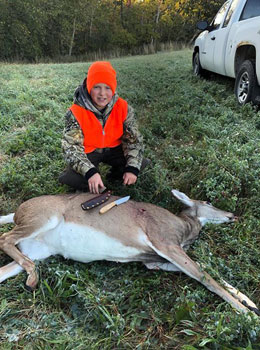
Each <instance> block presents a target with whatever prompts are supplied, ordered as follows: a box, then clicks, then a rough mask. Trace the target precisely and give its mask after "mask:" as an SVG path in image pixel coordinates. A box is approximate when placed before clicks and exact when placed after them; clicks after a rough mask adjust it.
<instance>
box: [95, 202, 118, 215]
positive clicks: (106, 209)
mask: <svg viewBox="0 0 260 350" xmlns="http://www.w3.org/2000/svg"><path fill="white" fill-rule="evenodd" d="M115 205H116V203H115V202H111V203H109V204H107V205H105V206H104V207H103V208H101V209H100V210H99V214H104V213H106V212H107V211H108V210H109V209H111V208H113V207H114V206H115Z"/></svg>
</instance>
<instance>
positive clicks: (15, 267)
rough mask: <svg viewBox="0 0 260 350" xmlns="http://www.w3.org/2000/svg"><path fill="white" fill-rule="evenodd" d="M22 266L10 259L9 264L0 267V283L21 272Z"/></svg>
mask: <svg viewBox="0 0 260 350" xmlns="http://www.w3.org/2000/svg"><path fill="white" fill-rule="evenodd" d="M22 270H23V268H22V267H21V266H20V265H19V264H17V262H15V261H12V262H11V263H10V264H7V265H5V266H3V267H1V268H0V283H1V282H3V281H5V280H6V279H8V278H9V277H13V276H15V275H17V274H18V273H19V272H21V271H22Z"/></svg>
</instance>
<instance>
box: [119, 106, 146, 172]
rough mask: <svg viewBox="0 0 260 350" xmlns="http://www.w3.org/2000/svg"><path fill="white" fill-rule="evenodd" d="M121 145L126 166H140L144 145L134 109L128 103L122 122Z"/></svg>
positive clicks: (137, 167) (138, 167)
mask: <svg viewBox="0 0 260 350" xmlns="http://www.w3.org/2000/svg"><path fill="white" fill-rule="evenodd" d="M122 147H123V151H124V155H125V157H126V161H127V164H126V170H127V168H129V169H130V168H132V167H133V168H136V169H138V171H139V170H140V168H141V164H142V160H143V153H144V145H143V137H142V135H141V134H140V132H139V129H138V125H137V120H136V117H135V112H134V109H133V108H132V107H131V106H130V105H128V113H127V118H126V120H125V122H124V135H123V137H122Z"/></svg>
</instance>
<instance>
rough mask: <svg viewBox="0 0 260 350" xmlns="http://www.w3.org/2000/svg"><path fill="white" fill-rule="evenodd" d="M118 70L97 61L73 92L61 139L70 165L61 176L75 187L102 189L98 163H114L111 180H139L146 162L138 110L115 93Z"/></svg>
mask: <svg viewBox="0 0 260 350" xmlns="http://www.w3.org/2000/svg"><path fill="white" fill-rule="evenodd" d="M116 86H117V81H116V71H115V70H114V68H113V67H112V65H111V64H110V63H109V62H105V61H97V62H95V63H93V64H92V65H91V66H90V67H89V70H88V74H87V78H86V79H85V80H84V82H83V84H82V85H80V86H79V87H78V88H77V89H76V91H75V95H74V104H73V105H72V106H71V107H70V109H69V110H68V112H67V114H66V122H65V130H64V134H63V140H62V149H63V152H64V157H65V160H66V162H67V163H68V169H67V170H66V171H65V172H64V173H63V174H61V176H60V177H59V181H60V182H61V183H62V184H67V185H69V186H71V187H73V188H75V189H77V190H89V191H90V192H91V193H99V192H100V190H101V189H102V188H103V187H104V183H103V180H102V178H101V176H100V173H99V170H98V165H99V163H100V162H103V163H106V164H109V165H111V166H112V168H111V170H110V174H109V177H110V179H116V178H122V179H123V183H124V184H125V185H132V184H134V183H135V182H136V180H137V176H138V174H139V171H140V168H141V165H142V161H143V140H142V136H141V135H140V133H139V131H138V127H137V124H136V120H135V116H134V111H133V108H132V107H131V106H129V105H128V103H127V102H126V101H125V100H123V99H122V98H120V97H119V96H118V95H117V93H116Z"/></svg>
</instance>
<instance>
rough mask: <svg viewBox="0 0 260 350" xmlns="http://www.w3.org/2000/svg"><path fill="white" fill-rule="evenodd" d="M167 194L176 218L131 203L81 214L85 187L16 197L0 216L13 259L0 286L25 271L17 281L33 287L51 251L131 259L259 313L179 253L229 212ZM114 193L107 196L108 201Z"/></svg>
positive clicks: (80, 257)
mask: <svg viewBox="0 0 260 350" xmlns="http://www.w3.org/2000/svg"><path fill="white" fill-rule="evenodd" d="M171 192H172V194H173V196H174V197H175V198H176V199H177V200H179V201H180V202H181V203H182V204H183V205H184V206H185V209H184V210H183V211H181V213H180V214H179V215H175V214H173V213H171V212H170V211H169V210H167V209H165V208H162V207H159V206H157V205H155V204H151V203H145V202H137V201H134V200H129V201H127V202H126V203H124V204H121V205H119V206H117V207H115V208H113V209H111V210H109V211H108V212H107V213H105V214H103V215H100V213H99V210H98V208H97V207H96V208H93V209H91V210H88V211H83V210H82V208H81V205H80V204H81V203H82V202H83V201H85V200H88V199H91V196H93V194H91V193H86V192H81V193H74V194H61V195H44V196H40V197H34V198H31V199H29V200H27V201H25V202H23V203H22V204H21V205H20V206H19V207H18V209H17V210H16V212H15V213H11V214H8V215H3V216H0V225H4V224H7V223H14V224H15V226H14V227H13V229H12V230H11V231H9V232H6V233H3V234H2V235H1V236H0V249H1V250H2V251H3V252H4V253H6V254H7V255H9V257H11V258H12V259H13V261H12V262H11V263H9V264H7V265H6V266H3V267H1V268H0V283H2V282H3V281H5V280H6V279H8V278H9V277H12V276H15V275H17V274H18V273H20V272H21V271H23V270H25V271H26V273H27V279H26V282H25V286H26V287H27V288H28V289H30V290H34V289H35V288H36V286H37V283H38V275H37V271H36V266H35V263H34V261H36V260H44V259H46V258H48V257H50V256H53V255H61V256H63V257H64V258H65V259H72V260H75V261H78V262H82V263H89V262H92V261H97V260H107V261H114V262H122V263H127V262H132V261H136V262H142V263H143V264H144V265H145V266H146V267H147V268H148V269H156V270H165V271H169V272H176V271H179V272H183V273H184V274H186V275H188V276H189V277H191V278H193V279H195V280H196V281H198V282H200V283H201V284H202V285H204V286H205V287H206V288H207V289H208V290H210V291H211V292H213V293H215V294H216V295H218V296H219V297H221V298H222V299H224V300H225V301H226V302H228V303H229V304H230V305H231V306H232V307H233V308H234V309H235V310H237V311H238V312H243V313H248V312H250V311H251V312H255V313H256V314H257V315H258V316H259V315H260V311H259V309H258V308H257V306H256V305H255V304H254V303H253V301H251V300H250V299H249V298H248V297H247V296H245V295H244V294H243V293H241V292H240V291H238V290H237V289H236V288H234V287H232V286H231V285H230V284H228V283H227V282H226V281H224V280H221V281H220V282H219V283H218V282H217V281H215V280H214V279H213V278H212V277H211V276H210V275H209V274H208V273H207V272H206V271H204V269H203V268H202V266H200V265H199V264H198V263H196V262H195V261H193V260H192V259H191V258H190V257H189V256H188V255H187V253H186V251H187V250H188V248H189V246H190V245H191V244H192V243H193V242H194V241H195V240H196V239H197V238H198V236H199V232H200V230H201V228H202V227H203V226H204V225H206V224H207V223H214V224H221V223H232V222H235V221H236V220H237V217H236V216H235V215H234V214H233V213H230V212H227V211H223V210H220V209H217V208H215V207H214V206H213V205H212V204H211V203H209V202H206V201H200V200H193V199H190V198H189V197H188V196H187V195H186V194H184V193H183V192H180V191H178V190H172V191H171ZM118 198H119V197H116V196H111V197H110V198H109V201H110V200H112V201H114V200H116V199H118ZM101 205H103V204H101Z"/></svg>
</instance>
